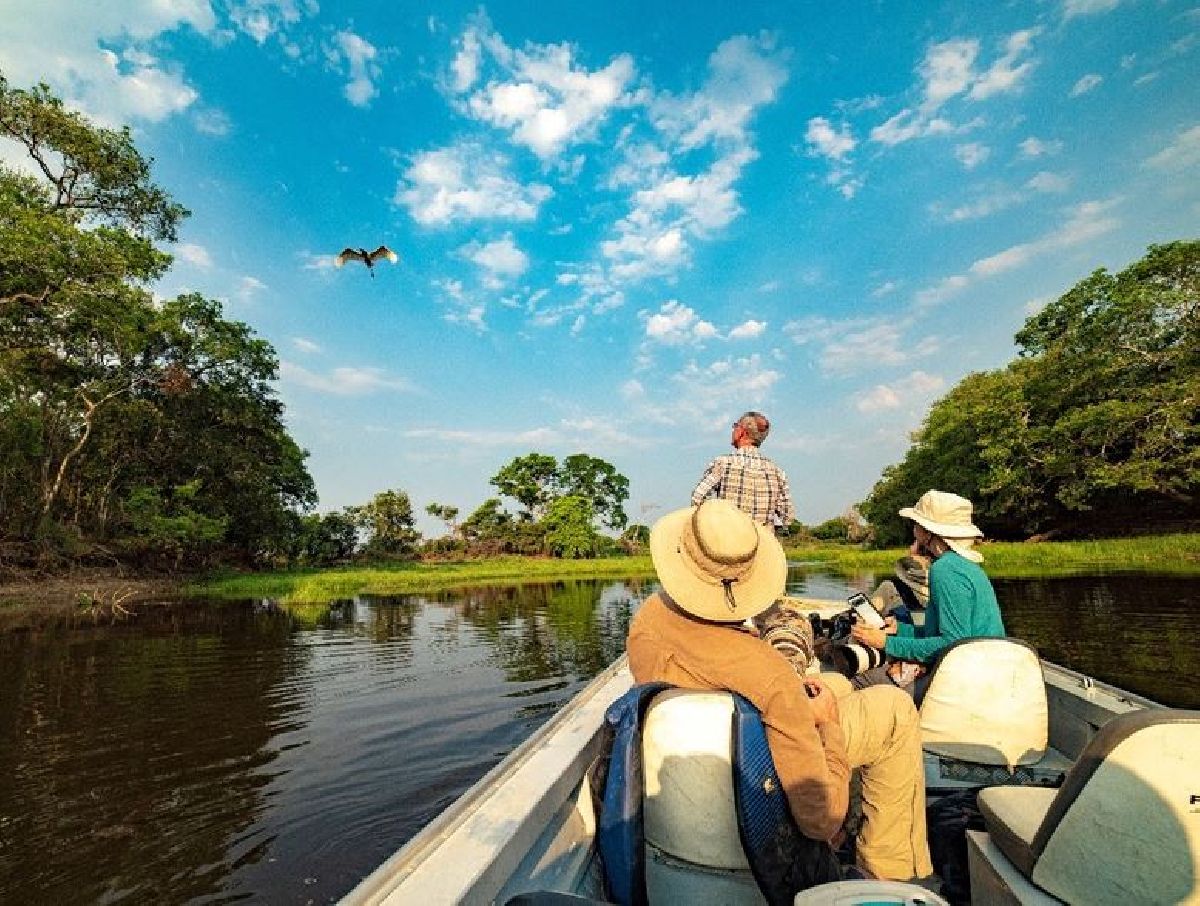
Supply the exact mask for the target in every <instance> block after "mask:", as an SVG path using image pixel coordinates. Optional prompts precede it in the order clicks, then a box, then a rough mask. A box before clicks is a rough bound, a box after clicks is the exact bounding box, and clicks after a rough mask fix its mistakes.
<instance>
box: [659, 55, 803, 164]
mask: <svg viewBox="0 0 1200 906" xmlns="http://www.w3.org/2000/svg"><path fill="white" fill-rule="evenodd" d="M784 60H785V55H784V54H781V53H779V52H777V51H776V49H775V39H774V36H772V35H770V34H767V33H763V34H760V35H759V36H758V37H751V36H749V35H735V36H734V37H732V38H729V39H727V40H725V41H723V42H722V43H721V44H720V45H719V46H718V47H717V49H716V50H715V51H713V53H712V55H711V56H710V57H709V58H708V78H707V80H706V81H705V83H704V86H703V87H702V88H701V89H700V90H699V91H697V92H696V93H694V94H691V95H685V96H682V97H678V98H676V97H673V96H671V95H663V96H661V97H659V98H657V99H656V100H655V102H654V104H653V107H652V114H653V116H654V118H655V125H656V126H658V128H659V129H661V130H663V131H664V132H666V133H668V134H670V135H673V136H676V137H677V138H678V140H679V143H680V145H681V147H683V148H684V149H690V148H698V147H700V146H702V145H705V144H707V143H709V142H714V141H715V142H721V141H725V142H732V143H733V144H735V145H743V144H745V142H746V141H747V131H748V129H749V125H750V120H751V118H752V117H753V116H754V113H755V111H757V110H758V108H759V107H762V106H763V105H765V104H770V103H773V102H774V100H775V98H776V96H777V95H778V93H779V89H780V88H782V87H783V84H784V83H785V82H786V81H787V70H786V68H785V67H784Z"/></svg>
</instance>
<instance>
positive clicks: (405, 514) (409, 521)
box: [347, 491, 421, 557]
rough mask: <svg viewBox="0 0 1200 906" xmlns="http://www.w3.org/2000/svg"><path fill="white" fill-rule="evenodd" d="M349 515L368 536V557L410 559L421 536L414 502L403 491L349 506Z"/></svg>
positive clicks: (386, 492) (366, 548)
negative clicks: (417, 525) (360, 504)
mask: <svg viewBox="0 0 1200 906" xmlns="http://www.w3.org/2000/svg"><path fill="white" fill-rule="evenodd" d="M347 512H348V513H349V514H350V516H351V518H352V519H353V520H354V521H355V524H356V525H357V526H358V527H359V528H360V529H362V530H363V531H364V532H365V533H366V536H367V542H366V547H365V550H366V552H367V553H368V554H376V555H384V556H393V557H404V556H410V555H411V554H412V553H413V551H414V549H415V548H416V544H417V541H418V540H419V539H420V537H421V534H420V532H418V531H417V529H416V521H415V519H414V517H413V508H412V502H411V501H410V500H409V499H408V494H406V493H405V492H404V491H382V492H380V493H378V494H376V495H375V496H374V497H373V498H372V499H371V502H370V503H367V504H364V505H362V506H359V507H350V508H349V509H348V510H347Z"/></svg>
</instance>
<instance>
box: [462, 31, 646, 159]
mask: <svg viewBox="0 0 1200 906" xmlns="http://www.w3.org/2000/svg"><path fill="white" fill-rule="evenodd" d="M485 51H486V55H485V53H484V52H485ZM576 54H577V50H576V48H574V47H573V46H572V45H570V44H565V43H564V44H532V43H531V44H527V45H526V47H525V48H524V49H523V50H513V49H512V48H510V47H509V46H508V45H507V44H505V43H504V40H503V39H502V38H501V37H500V36H499V35H498V34H496V33H495V32H494V31H492V30H491V28H490V25H489V24H488V22H487V20H486V17H483V16H480V17H479V22H478V23H476V24H474V25H471V26H469V27H468V28H467V30H466V31H465V32H464V34H463V37H462V38H461V40H460V42H459V51H458V53H457V54H456V56H455V58H454V62H453V64H452V67H451V68H452V72H453V77H452V78H451V80H450V85H451V88H452V89H453V90H454V91H455V92H457V93H459V94H461V93H463V92H465V91H467V90H469V89H470V88H471V87H472V86H474V85H475V84H476V82H477V80H478V79H479V77H480V73H481V70H482V69H483V68H484V66H485V65H486V64H487V63H489V62H490V64H491V68H492V69H493V70H495V71H496V72H497V74H498V78H494V79H492V80H490V81H488V82H487V84H485V85H484V86H483V87H481V88H478V89H476V90H475V91H474V92H473V93H472V94H471V95H470V96H469V97H468V98H466V101H465V103H464V104H463V107H462V109H463V111H464V112H465V113H467V114H468V115H470V116H472V117H474V118H475V119H477V120H479V121H481V122H484V123H488V124H490V125H492V126H496V127H497V128H500V129H505V130H507V131H508V132H509V133H510V135H511V137H512V140H513V141H514V142H515V143H517V144H519V145H524V146H525V147H527V148H529V149H530V150H531V151H533V152H534V153H535V154H536V155H538V157H540V158H542V159H543V160H552V159H554V158H556V157H557V156H558V155H559V154H560V153H561V152H562V151H563V150H564V149H565V148H566V147H568V146H569V145H572V144H575V143H578V142H581V141H587V140H590V139H591V138H592V137H593V136H594V133H595V130H596V127H597V126H598V125H599V123H600V122H602V121H603V119H604V118H605V116H606V115H607V114H608V111H609V110H610V109H612V108H613V107H614V106H615V105H617V104H619V103H622V101H623V96H624V94H625V90H626V88H627V86H628V85H629V84H630V83H631V82H632V81H633V78H634V75H635V70H634V65H633V59H632V57H630V56H629V55H628V54H621V55H619V56H617V57H614V58H613V59H612V61H611V62H610V63H609V64H608V65H607V66H605V67H604V68H602V69H597V70H594V71H593V70H588V69H587V68H586V67H584V66H580V65H579V64H578V63H577V61H576V60H575V56H576Z"/></svg>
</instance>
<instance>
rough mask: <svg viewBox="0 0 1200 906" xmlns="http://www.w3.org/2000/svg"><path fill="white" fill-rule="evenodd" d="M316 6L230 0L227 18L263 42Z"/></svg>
mask: <svg viewBox="0 0 1200 906" xmlns="http://www.w3.org/2000/svg"><path fill="white" fill-rule="evenodd" d="M169 2H170V0H168V3H169ZM185 2H188V0H185ZM193 2H194V0H193ZM316 7H317V4H316V3H315V0H303V2H298V0H232V2H230V3H229V18H230V19H231V20H232V21H233V23H234V25H236V26H237V27H238V29H239V30H240V31H242V32H243V33H244V34H247V35H249V36H250V37H251V38H252V39H253V40H254V41H255V43H257V44H265V43H266V41H267V39H268V38H270V37H271V36H272V35H276V34H280V35H282V34H283V33H284V32H286V31H287V29H289V28H290V27H291V26H293V25H296V24H298V23H299V22H300V20H301V19H303V18H304V16H305V15H306V14H307V15H312V14H314V13H315V12H316V11H317V8H316Z"/></svg>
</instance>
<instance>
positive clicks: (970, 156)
mask: <svg viewBox="0 0 1200 906" xmlns="http://www.w3.org/2000/svg"><path fill="white" fill-rule="evenodd" d="M991 153H992V149H991V148H989V147H988V146H987V145H984V144H981V143H980V142H966V143H965V144H962V145H955V146H954V156H955V157H956V158H958V162H959V163H960V164H962V165H963V167H964V168H966V169H967V170H974V169H975V168H976V167H978V166H979V165H980V164H981V163H983V162H984V161H985V160H987V159H988V157H989V156H990V155H991Z"/></svg>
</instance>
